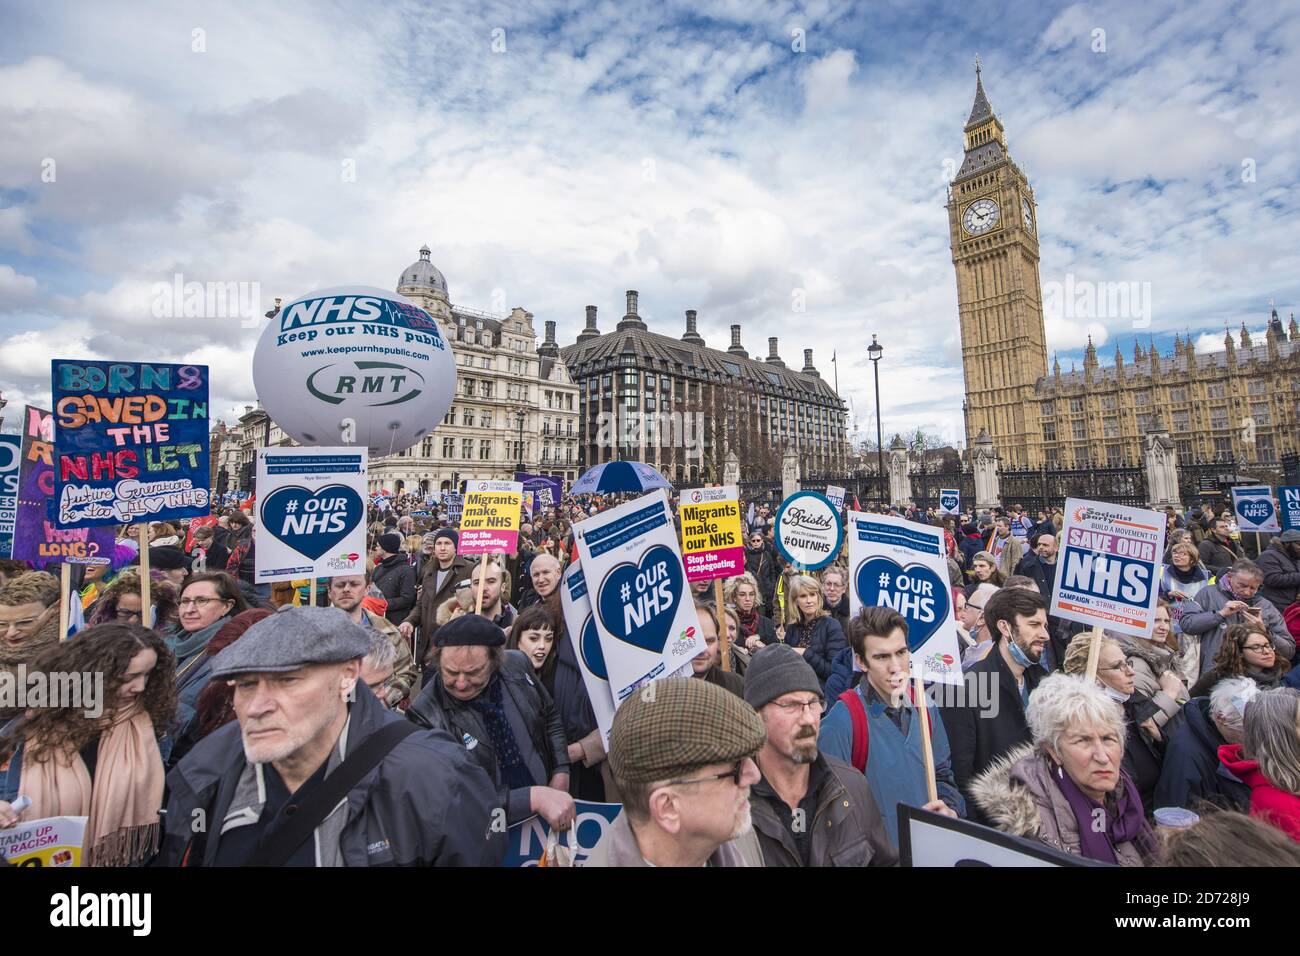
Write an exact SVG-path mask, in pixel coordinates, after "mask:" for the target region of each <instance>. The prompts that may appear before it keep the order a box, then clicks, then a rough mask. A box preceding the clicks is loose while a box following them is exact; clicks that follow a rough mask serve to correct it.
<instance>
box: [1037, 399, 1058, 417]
mask: <svg viewBox="0 0 1300 956" xmlns="http://www.w3.org/2000/svg"><path fill="white" fill-rule="evenodd" d="M1039 410H1040V411H1041V412H1042V413H1043V414H1044V415H1048V416H1051V415H1055V414H1056V403H1054V402H1043V404H1042V405H1040V406H1039Z"/></svg>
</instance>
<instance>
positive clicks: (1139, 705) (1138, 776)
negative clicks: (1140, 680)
mask: <svg viewBox="0 0 1300 956" xmlns="http://www.w3.org/2000/svg"><path fill="white" fill-rule="evenodd" d="M1159 709H1160V708H1159V706H1157V705H1156V704H1155V703H1154V702H1153V701H1152V700H1151V698H1150V697H1147V696H1146V695H1144V694H1140V693H1138V692H1137V691H1134V692H1133V693H1132V694H1130V695H1129V699H1128V700H1126V701H1124V730H1125V739H1124V761H1123V767H1124V771H1125V772H1126V773H1127V774H1128V775H1129V779H1131V780H1132V781H1133V785H1134V786H1135V787H1137V791H1138V796H1139V797H1141V798H1142V809H1144V810H1145V811H1146V812H1147V813H1151V812H1152V811H1154V810H1155V809H1156V807H1155V790H1156V781H1158V780H1159V779H1160V766H1161V764H1162V763H1163V762H1164V756H1165V755H1164V745H1163V744H1158V743H1156V742H1155V741H1154V740H1153V739H1152V738H1151V737H1149V736H1148V735H1147V732H1146V731H1145V730H1143V729H1142V727H1141V724H1142V723H1143V722H1144V721H1147V720H1150V719H1151V718H1152V717H1154V716H1155V715H1156V712H1157V711H1159Z"/></svg>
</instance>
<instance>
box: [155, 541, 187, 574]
mask: <svg viewBox="0 0 1300 956" xmlns="http://www.w3.org/2000/svg"><path fill="white" fill-rule="evenodd" d="M189 566H190V558H189V555H187V554H186V553H185V552H184V551H182V550H181V549H180V548H178V547H176V545H174V544H161V545H158V546H157V547H154V548H150V549H149V567H151V568H153V569H154V570H156V571H179V570H181V569H183V568H188V567H189Z"/></svg>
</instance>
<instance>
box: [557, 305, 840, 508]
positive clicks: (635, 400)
mask: <svg viewBox="0 0 1300 956" xmlns="http://www.w3.org/2000/svg"><path fill="white" fill-rule="evenodd" d="M637 300H638V296H637V293H636V291H635V290H632V291H629V292H628V293H627V312H626V314H625V315H624V316H623V318H622V319H621V320H620V321H619V323H618V325H617V327H616V328H615V329H614V331H612V332H609V333H606V334H603V335H602V334H601V332H600V330H599V329H598V328H597V326H596V306H594V305H589V306H587V322H586V327H585V328H584V329H583V330H582V332H581V333H580V334H579V335H578V340H577V342H576V343H575V344H573V345H570V346H566V347H565V348H564V349H562V350H561V354H562V356H563V359H564V362H565V363H566V364H567V365H568V367H569V370H570V373H571V375H572V376H573V379H574V380H575V381H576V382H577V384H578V390H579V392H578V407H579V429H580V434H581V453H580V454H581V460H582V465H583V466H584V467H590V466H592V465H595V464H599V463H601V462H605V461H611V460H615V459H622V460H627V461H642V462H645V463H647V464H650V465H653V466H654V467H656V468H658V469H659V470H660V471H661V472H662V473H663V474H664V476H665V477H667V478H668V479H669V480H670V481H673V482H674V483H679V484H682V483H684V484H690V483H694V482H705V481H712V482H720V481H722V479H723V468H724V465H725V463H726V459H727V457H728V453H734V455H735V457H736V460H737V462H738V464H739V468H740V477H741V478H742V479H744V480H747V481H752V480H765V479H776V478H779V477H780V475H781V462H782V457H783V455H784V454H785V452H786V451H787V450H794V451H795V452H796V453H797V454H798V456H799V460H800V464H801V467H802V471H803V473H804V474H805V475H815V474H841V473H843V472H844V471H845V470H846V469H847V467H848V458H849V447H848V441H847V437H846V432H845V413H846V409H845V405H844V402H843V401H842V400H841V399H840V397H839V396H838V395H837V394H836V393H835V390H834V389H833V388H832V387H831V386H830V385H829V384H828V383H827V382H826V381H825V380H823V379H822V377H821V375H820V374H819V373H818V371H817V368H816V367H815V366H814V365H813V359H812V349H805V350H804V364H803V367H802V368H801V369H799V370H795V369H793V368H787V367H786V365H785V362H784V361H782V359H781V357H780V355H779V354H778V351H777V340H776V339H775V338H770V339H768V355H767V357H766V358H764V359H760V358H757V357H754V358H751V357H750V355H749V352H748V351H747V350H746V349H745V348H744V347H743V346H742V345H741V342H740V326H739V325H733V326H732V327H731V344H730V345H729V346H728V347H727V349H726V350H725V351H723V350H720V349H712V348H709V347H708V346H707V345H706V344H705V341H704V338H703V336H701V335H700V333H699V331H698V330H697V327H696V320H697V314H696V312H695V310H689V311H687V313H686V331H685V334H683V335H682V336H681V338H680V339H674V338H670V337H668V336H666V335H661V334H659V333H657V332H651V331H650V330H649V327H648V326H647V325H646V324H645V322H644V321H643V320H642V318H641V316H640V315H639V314H638V313H637Z"/></svg>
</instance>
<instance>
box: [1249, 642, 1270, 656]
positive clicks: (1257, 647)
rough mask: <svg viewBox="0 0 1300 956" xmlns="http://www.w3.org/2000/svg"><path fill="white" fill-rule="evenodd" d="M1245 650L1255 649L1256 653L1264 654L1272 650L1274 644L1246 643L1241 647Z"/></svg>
mask: <svg viewBox="0 0 1300 956" xmlns="http://www.w3.org/2000/svg"><path fill="white" fill-rule="evenodd" d="M1241 649H1242V650H1243V651H1254V652H1255V653H1256V654H1262V653H1264V652H1266V651H1272V650H1273V645H1272V644H1244V645H1242V648H1241Z"/></svg>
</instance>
